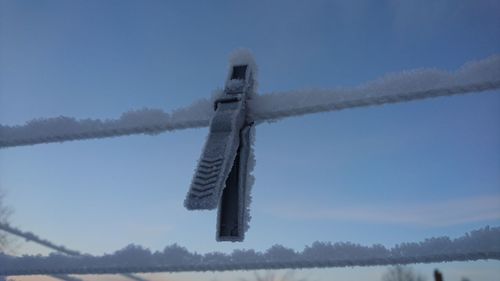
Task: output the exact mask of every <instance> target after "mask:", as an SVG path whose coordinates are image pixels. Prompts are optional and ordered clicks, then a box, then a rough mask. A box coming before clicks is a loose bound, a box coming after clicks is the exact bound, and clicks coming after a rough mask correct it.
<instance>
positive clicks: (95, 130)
mask: <svg viewBox="0 0 500 281" xmlns="http://www.w3.org/2000/svg"><path fill="white" fill-rule="evenodd" d="M212 111H213V108H212V102H209V101H208V100H207V99H203V100H200V101H198V102H195V103H194V104H192V105H191V106H188V107H186V108H182V109H178V110H176V111H174V112H172V113H171V114H168V113H166V112H165V111H163V110H161V109H149V108H144V109H140V110H132V111H128V112H125V113H123V114H122V115H121V117H120V118H118V119H112V120H100V119H80V120H77V119H75V118H73V117H66V116H59V117H55V118H41V119H34V120H31V121H29V122H27V123H26V124H24V125H19V126H4V125H0V148H2V147H12V146H22V145H33V144H40V143H52V142H64V141H73V140H84V139H95V138H108V137H117V136H126V135H134V134H149V135H155V134H158V133H161V132H165V131H173V130H180V129H187V128H198V127H206V126H208V124H209V121H210V118H211V115H212Z"/></svg>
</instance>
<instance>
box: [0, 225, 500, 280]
mask: <svg viewBox="0 0 500 281" xmlns="http://www.w3.org/2000/svg"><path fill="white" fill-rule="evenodd" d="M479 259H496V260H500V227H485V228H481V229H478V230H474V231H471V232H469V233H466V234H465V235H463V236H461V237H458V238H455V239H452V238H450V237H446V236H443V237H434V238H429V239H425V240H424V241H421V242H410V243H402V244H399V245H396V246H394V247H392V248H387V247H385V246H383V245H372V246H362V245H359V244H354V243H350V242H340V243H331V242H314V243H313V244H312V245H310V246H306V247H305V248H304V249H303V250H302V251H300V252H297V251H295V250H293V249H290V248H287V247H284V246H281V245H274V246H272V247H271V248H269V249H268V250H267V251H265V252H258V251H255V250H235V251H233V252H232V253H231V254H225V253H220V252H212V253H206V254H204V255H201V254H197V253H195V252H194V253H193V252H189V251H188V250H187V249H186V248H183V247H181V246H178V245H177V244H174V245H171V246H168V247H166V248H165V249H164V250H163V251H156V252H151V251H150V250H148V249H145V248H142V247H140V246H137V245H129V246H127V247H126V248H124V249H122V250H119V251H116V252H115V253H113V254H108V255H103V256H90V255H84V256H73V257H71V256H67V255H60V254H51V255H49V256H22V257H13V256H8V255H5V254H0V264H1V265H2V266H1V267H0V275H25V274H35V273H46V274H50V273H60V274H63V273H64V274H77V273H79V274H91V273H94V274H98V273H132V272H167V271H168V272H176V271H207V270H217V271H222V270H254V269H271V268H308V267H340V266H369V265H389V264H410V263H430V262H447V261H467V260H479Z"/></svg>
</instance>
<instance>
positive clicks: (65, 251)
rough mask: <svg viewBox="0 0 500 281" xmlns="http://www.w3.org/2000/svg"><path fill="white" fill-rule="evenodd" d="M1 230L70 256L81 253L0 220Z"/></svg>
mask: <svg viewBox="0 0 500 281" xmlns="http://www.w3.org/2000/svg"><path fill="white" fill-rule="evenodd" d="M0 230H3V231H6V232H8V233H10V234H12V235H16V236H19V237H21V238H24V239H26V241H33V242H35V243H37V244H40V245H42V246H45V247H47V248H49V249H52V250H56V251H57V252H60V253H63V254H66V255H70V256H78V255H80V252H78V251H74V250H70V249H68V248H66V247H64V246H60V245H56V244H54V243H52V242H50V241H48V240H45V239H41V238H40V237H38V236H36V235H35V234H33V233H31V232H25V231H22V230H19V229H17V228H15V227H12V226H10V225H9V224H8V223H2V222H0Z"/></svg>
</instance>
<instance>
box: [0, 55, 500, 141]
mask: <svg viewBox="0 0 500 281" xmlns="http://www.w3.org/2000/svg"><path fill="white" fill-rule="evenodd" d="M495 89H500V55H493V56H491V57H489V58H486V59H484V60H480V61H474V62H468V63H466V64H464V65H463V66H462V67H461V68H459V69H458V70H457V71H454V72H447V71H442V70H437V69H417V70H411V71H403V72H400V73H394V74H389V75H385V76H384V77H382V78H379V79H376V80H374V81H372V82H368V83H366V84H363V85H361V86H358V87H353V88H339V89H335V90H301V91H287V92H279V93H269V94H264V95H256V96H254V97H252V99H251V100H249V101H248V104H249V112H250V114H249V115H250V116H249V118H250V119H252V121H255V122H264V121H274V120H276V119H281V118H285V117H291V116H299V115H304V114H311V113H317V112H325V111H334V110H341V109H347V108H353V107H363V106H373V105H383V104H389V103H400V102H407V101H413V100H420V99H427V98H434V97H440V96H450V95H457V94H467V93H478V92H482V91H488V90H495ZM217 94H218V92H216V93H215V94H214V95H213V97H212V99H202V100H200V101H197V102H195V103H193V104H192V105H190V106H188V107H186V108H182V109H179V110H176V111H174V112H172V113H171V114H169V113H166V112H165V111H163V110H161V109H142V110H133V111H129V112H126V113H124V114H123V115H122V116H121V117H120V118H118V119H114V120H99V119H82V120H77V119H75V118H72V117H64V116H61V117H56V118H44V119H35V120H32V121H29V122H27V123H26V124H24V125H18V126H5V125H0V148H2V147H10V146H21V145H32V144H39V143H50V142H63V141H71V140H83V139H92V138H106V137H116V136H124V135H132V134H158V133H161V132H165V131H172V130H180V129H186V128H199V127H206V126H208V125H209V123H210V119H211V117H212V116H213V101H214V99H215V98H216V97H217Z"/></svg>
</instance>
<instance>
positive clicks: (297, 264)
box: [0, 252, 500, 276]
mask: <svg viewBox="0 0 500 281" xmlns="http://www.w3.org/2000/svg"><path fill="white" fill-rule="evenodd" d="M477 260H500V252H471V253H463V254H448V255H427V256H418V257H397V258H396V257H388V258H367V259H354V260H350V259H344V260H307V261H283V262H281V261H272V262H247V263H231V264H225V263H221V264H204V265H153V266H134V265H130V266H103V267H94V268H88V267H83V266H80V267H64V268H62V267H45V268H37V269H30V268H24V269H23V268H20V269H1V268H0V274H3V275H8V276H16V275H42V274H45V275H47V274H124V273H159V272H169V273H172V272H206V271H236V270H262V269H274V270H275V269H305V268H330V267H352V266H381V265H397V264H401V265H405V264H416V263H438V262H456V261H477Z"/></svg>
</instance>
